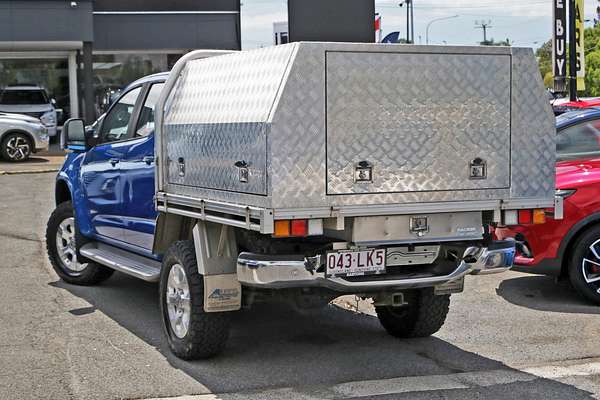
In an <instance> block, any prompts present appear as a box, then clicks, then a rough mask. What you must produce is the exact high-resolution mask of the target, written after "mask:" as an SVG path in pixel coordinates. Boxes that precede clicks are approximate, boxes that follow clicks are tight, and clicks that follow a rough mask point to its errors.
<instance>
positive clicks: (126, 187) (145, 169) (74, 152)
mask: <svg viewBox="0 0 600 400" xmlns="http://www.w3.org/2000/svg"><path fill="white" fill-rule="evenodd" d="M167 76H168V74H167V73H162V74H156V75H151V76H148V77H145V78H142V79H140V80H137V81H135V82H133V83H132V84H130V85H129V86H128V87H127V88H125V89H124V90H123V92H122V94H121V96H120V97H119V98H118V99H117V100H116V101H115V102H114V103H113V104H112V106H111V107H110V108H109V109H108V111H107V112H106V113H105V114H104V115H102V116H101V117H100V118H99V119H98V121H96V123H94V125H92V126H91V127H88V128H87V131H86V132H85V134H86V135H87V136H88V140H87V142H86V141H83V142H82V143H81V144H80V145H79V146H69V147H70V150H71V152H70V153H69V154H68V156H67V159H66V161H65V163H64V165H63V167H62V168H61V170H60V172H59V174H58V177H57V182H56V203H57V205H58V206H61V205H63V206H64V203H67V202H69V203H70V204H71V205H72V206H73V210H74V217H75V219H76V220H77V227H78V230H79V232H80V235H81V238H82V239H83V238H85V239H86V240H94V241H98V242H101V243H107V244H111V245H113V246H116V247H119V248H122V249H124V250H126V251H131V252H134V253H137V254H140V255H145V256H148V257H153V258H156V257H157V256H156V255H154V254H152V241H153V235H154V227H155V221H156V215H157V213H156V211H155V208H154V202H153V197H154V107H155V105H156V102H157V100H158V96H159V95H160V92H161V90H162V87H163V86H164V83H165V80H166V78H167ZM64 244H67V241H66V240H65V243H64ZM72 245H74V243H72ZM71 247H72V246H71ZM59 251H60V249H59ZM64 252H65V253H64V254H62V255H61V257H62V258H64V259H65V260H67V261H68V262H67V264H66V265H71V264H70V263H73V264H74V265H76V264H77V252H76V251H75V249H74V248H70V247H69V246H67V247H66V248H65V250H64ZM65 273H69V271H65Z"/></svg>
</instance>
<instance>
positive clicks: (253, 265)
mask: <svg viewBox="0 0 600 400" xmlns="http://www.w3.org/2000/svg"><path fill="white" fill-rule="evenodd" d="M514 255H515V247H514V243H513V242H510V241H498V242H494V243H492V244H491V245H490V246H489V247H487V248H484V247H469V248H467V250H466V251H465V253H464V255H463V258H462V260H461V261H460V262H459V263H458V265H457V267H456V269H454V271H452V272H451V273H449V274H448V275H443V276H428V277H420V278H406V279H387V280H386V279H377V280H374V279H372V278H371V280H369V276H366V277H365V279H364V280H361V281H355V280H353V281H349V280H346V279H343V278H340V277H326V276H325V273H324V272H317V271H316V269H317V268H319V267H320V266H321V264H322V262H321V261H322V259H324V257H323V256H321V255H317V256H315V257H302V256H269V255H260V254H253V253H242V254H240V255H239V257H238V261H237V275H238V280H239V281H240V283H241V284H242V285H245V286H252V287H259V288H271V289H282V288H293V287H323V288H328V289H332V290H335V291H339V292H349V293H352V292H357V291H378V290H387V289H413V288H423V287H434V286H439V285H444V284H449V283H452V282H454V281H457V280H459V279H461V278H463V277H464V276H465V275H467V274H474V275H478V274H491V273H498V272H503V271H506V270H508V269H510V268H511V267H512V264H513V260H514Z"/></svg>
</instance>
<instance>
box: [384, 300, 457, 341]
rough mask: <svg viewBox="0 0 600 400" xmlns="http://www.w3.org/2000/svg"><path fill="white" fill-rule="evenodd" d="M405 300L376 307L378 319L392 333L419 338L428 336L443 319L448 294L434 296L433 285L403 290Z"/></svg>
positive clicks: (445, 312)
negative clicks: (394, 305) (396, 305)
mask: <svg viewBox="0 0 600 400" xmlns="http://www.w3.org/2000/svg"><path fill="white" fill-rule="evenodd" d="M405 301H406V302H407V303H408V304H406V305H404V306H400V307H392V306H379V307H375V310H376V311H377V317H378V318H379V322H380V323H381V325H382V326H383V327H384V328H385V330H386V331H387V332H388V333H389V334H390V335H392V336H395V337H398V338H418V337H427V336H431V335H433V334H434V333H436V332H437V331H439V330H440V328H441V327H442V325H444V322H445V321H446V315H448V310H449V307H450V295H443V296H436V295H434V293H433V289H422V290H416V291H413V292H408V293H405Z"/></svg>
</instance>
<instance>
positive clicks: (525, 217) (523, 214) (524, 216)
mask: <svg viewBox="0 0 600 400" xmlns="http://www.w3.org/2000/svg"><path fill="white" fill-rule="evenodd" d="M530 223H531V210H519V224H521V225H524V224H530Z"/></svg>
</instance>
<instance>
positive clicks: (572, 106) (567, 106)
mask: <svg viewBox="0 0 600 400" xmlns="http://www.w3.org/2000/svg"><path fill="white" fill-rule="evenodd" d="M550 104H552V110H553V111H554V115H561V114H564V113H566V112H569V111H577V110H582V109H584V108H591V107H600V97H582V98H580V99H578V100H577V101H571V100H569V99H568V98H562V99H553V100H551V101H550Z"/></svg>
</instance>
